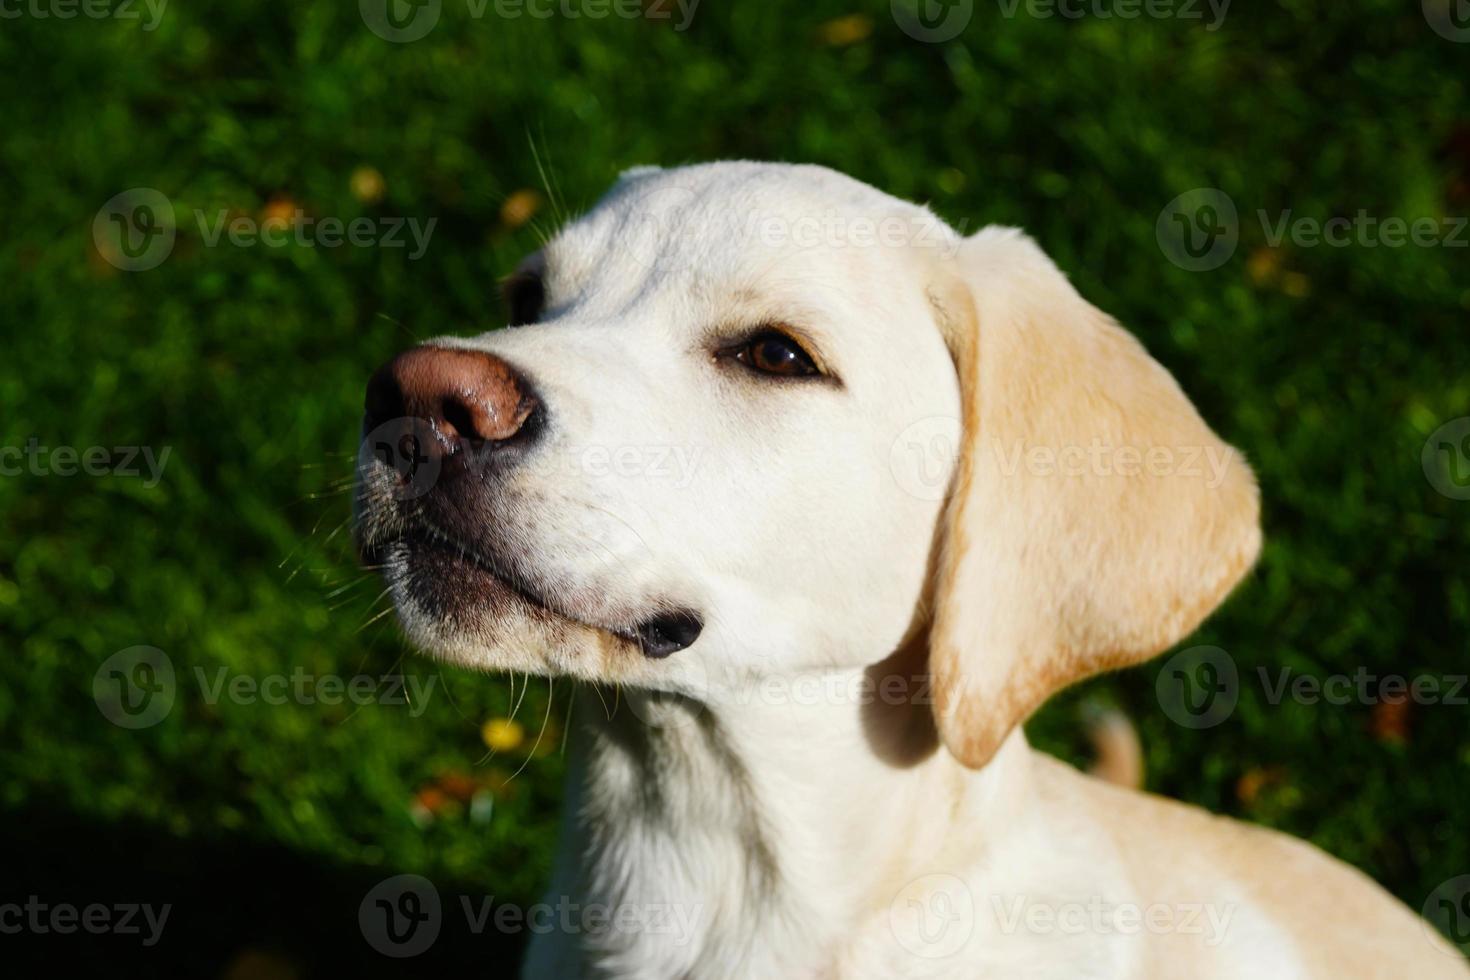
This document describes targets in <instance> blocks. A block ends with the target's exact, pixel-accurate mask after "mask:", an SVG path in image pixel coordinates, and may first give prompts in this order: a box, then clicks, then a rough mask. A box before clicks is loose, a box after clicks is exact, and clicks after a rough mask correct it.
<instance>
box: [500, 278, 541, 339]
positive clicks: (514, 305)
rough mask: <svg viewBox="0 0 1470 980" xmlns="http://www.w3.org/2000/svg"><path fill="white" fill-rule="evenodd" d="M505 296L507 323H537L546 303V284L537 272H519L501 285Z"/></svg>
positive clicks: (518, 324)
mask: <svg viewBox="0 0 1470 980" xmlns="http://www.w3.org/2000/svg"><path fill="white" fill-rule="evenodd" d="M501 293H502V295H503V296H504V297H505V309H506V321H505V322H506V325H507V326H512V327H519V326H522V325H524V324H527V323H535V322H536V321H537V320H538V319H539V318H540V316H541V310H542V308H543V307H545V305H546V284H545V283H544V282H542V281H541V277H540V276H539V275H537V274H536V273H535V272H525V271H523V272H517V273H515V274H514V275H512V276H511V277H510V278H509V279H507V280H505V285H504V286H502V287H501Z"/></svg>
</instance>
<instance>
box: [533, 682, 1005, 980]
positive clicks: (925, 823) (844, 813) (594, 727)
mask: <svg viewBox="0 0 1470 980" xmlns="http://www.w3.org/2000/svg"><path fill="white" fill-rule="evenodd" d="M871 675H872V670H869V671H867V672H864V671H861V670H859V671H852V672H834V673H828V674H824V675H823V676H822V678H821V679H820V683H814V684H812V685H807V686H805V687H792V686H790V685H782V684H774V685H773V684H771V683H768V682H752V684H751V685H750V686H749V687H748V688H747V687H741V688H739V689H737V690H735V691H733V692H729V693H728V694H727V695H726V696H724V697H721V698H719V699H717V702H695V701H690V700H684V699H678V698H674V699H653V698H650V697H649V696H647V695H639V694H637V693H630V692H628V691H626V690H625V691H623V692H621V699H620V701H619V702H617V707H614V700H613V695H612V694H611V693H609V692H595V691H592V690H587V691H584V692H583V694H582V696H581V698H580V700H579V702H578V703H577V705H576V707H575V709H574V711H575V712H576V713H577V715H578V716H579V717H578V718H576V719H574V727H575V728H576V729H578V731H577V732H576V733H575V734H574V736H573V737H574V739H575V743H574V744H575V749H574V756H573V763H572V770H571V775H570V780H569V786H568V799H567V802H566V820H565V823H564V828H563V840H562V846H561V849H560V858H559V867H558V869H557V876H556V877H557V880H556V883H555V884H554V886H553V889H554V891H555V892H557V893H558V897H559V896H560V895H569V896H571V898H572V900H573V901H580V902H582V903H584V904H589V903H595V904H599V905H605V906H608V907H609V908H610V909H611V910H612V913H613V915H614V916H617V915H623V916H624V920H623V921H624V922H625V923H628V924H633V925H632V926H631V927H630V928H625V929H619V928H610V929H602V930H591V929H589V930H585V931H584V932H583V933H582V934H581V935H578V936H573V937H565V940H566V941H568V942H570V943H573V944H575V945H577V946H578V947H579V950H580V952H579V964H578V966H579V968H582V969H589V968H590V972H596V971H598V970H602V971H606V972H608V973H610V974H612V975H621V973H622V972H623V971H633V970H635V969H641V970H643V971H645V975H647V972H646V971H648V969H649V965H650V964H657V965H658V967H659V968H658V969H655V970H654V971H653V972H654V973H656V974H658V975H689V974H697V975H701V976H705V975H712V976H717V975H723V974H725V973H730V974H732V975H771V976H797V975H803V974H806V973H809V972H816V973H821V972H825V971H826V970H829V969H832V968H833V966H834V964H835V963H836V962H837V961H838V960H839V959H840V958H841V955H842V949H843V947H844V944H845V943H846V942H847V941H848V940H849V939H850V937H851V935H852V933H853V932H854V930H855V927H856V926H857V925H858V924H859V923H861V922H863V921H865V920H867V919H869V918H873V917H877V916H886V915H887V914H888V909H889V906H890V904H891V903H892V902H894V901H895V900H896V899H897V897H898V894H899V892H900V890H901V889H902V888H903V887H904V886H905V885H906V884H908V883H909V882H911V881H913V880H914V879H916V878H919V877H922V876H924V875H926V874H930V873H933V872H935V871H937V870H940V869H944V868H952V867H955V866H958V864H959V861H958V858H957V856H958V855H959V854H960V853H961V852H963V854H964V855H965V860H973V859H974V858H975V855H976V854H977V853H980V852H983V850H984V848H985V847H986V846H987V844H986V842H987V840H988V839H989V840H993V839H994V838H995V837H996V836H997V835H998V830H999V829H1000V828H1004V827H1007V826H1010V825H1012V823H1013V819H1014V817H1013V811H1015V810H1016V809H1017V808H1019V807H1020V806H1021V805H1022V803H1021V801H1022V800H1023V799H1024V798H1025V793H1024V789H1025V784H1026V782H1027V779H1028V766H1027V760H1028V759H1029V750H1028V749H1027V747H1026V744H1025V740H1024V737H1023V736H1022V735H1021V734H1020V733H1019V732H1017V733H1016V734H1015V735H1014V736H1013V737H1012V738H1011V739H1010V740H1009V741H1008V742H1007V744H1006V746H1005V747H1004V748H1003V749H1002V750H1001V752H1000V753H999V754H998V755H997V757H996V758H995V760H994V761H992V762H991V763H990V764H989V765H988V766H986V767H985V769H983V770H981V771H979V772H973V771H970V770H967V769H964V768H963V767H961V766H960V765H959V764H958V763H956V762H955V761H954V759H953V758H952V757H951V756H950V755H949V754H948V753H947V752H945V751H944V750H943V748H942V747H939V746H938V744H937V739H936V738H935V737H934V732H933V727H932V722H931V721H930V715H929V709H928V708H927V707H918V706H915V705H913V704H912V703H910V701H909V700H908V699H900V701H901V703H892V704H889V703H886V700H885V699H884V698H883V697H882V696H881V695H880V694H879V693H878V692H879V691H880V690H881V689H879V688H875V687H874V686H873V685H871V684H866V685H865V684H864V681H865V678H866V679H867V680H871ZM852 692H858V694H857V696H856V698H854V697H853V696H852ZM864 692H866V693H864Z"/></svg>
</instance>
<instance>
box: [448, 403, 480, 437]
mask: <svg viewBox="0 0 1470 980" xmlns="http://www.w3.org/2000/svg"><path fill="white" fill-rule="evenodd" d="M440 414H441V415H442V416H443V418H444V421H445V422H446V423H448V427H449V429H450V430H451V431H448V432H446V433H445V437H446V438H449V439H453V438H454V436H455V434H456V433H457V434H458V435H459V437H460V438H462V439H473V440H475V441H479V440H481V439H483V438H484V436H482V435H481V434H480V432H479V431H478V429H477V427H476V425H475V415H474V411H473V410H472V409H471V408H470V407H469V406H468V405H466V404H465V403H464V402H463V401H461V400H459V399H458V398H446V399H445V400H444V404H443V405H442V406H441V408H440Z"/></svg>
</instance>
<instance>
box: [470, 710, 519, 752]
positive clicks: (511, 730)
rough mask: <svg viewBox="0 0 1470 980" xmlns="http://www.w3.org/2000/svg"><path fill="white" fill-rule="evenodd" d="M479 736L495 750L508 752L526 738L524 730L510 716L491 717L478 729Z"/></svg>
mask: <svg viewBox="0 0 1470 980" xmlns="http://www.w3.org/2000/svg"><path fill="white" fill-rule="evenodd" d="M480 737H481V738H483V739H484V740H485V744H486V745H488V746H489V747H490V748H492V749H494V750H495V751H496V752H509V751H511V750H512V749H514V748H516V747H517V746H519V745H520V744H521V743H522V742H524V741H525V740H526V730H525V729H524V728H523V727H521V723H520V722H518V721H515V720H514V719H511V718H492V719H490V720H489V721H487V722H485V727H484V728H481V729H480Z"/></svg>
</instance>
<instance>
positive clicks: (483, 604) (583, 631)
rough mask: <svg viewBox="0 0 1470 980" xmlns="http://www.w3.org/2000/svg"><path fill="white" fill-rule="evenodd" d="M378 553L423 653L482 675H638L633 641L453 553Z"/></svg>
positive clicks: (397, 547) (390, 548)
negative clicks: (550, 606)
mask: <svg viewBox="0 0 1470 980" xmlns="http://www.w3.org/2000/svg"><path fill="white" fill-rule="evenodd" d="M380 554H381V558H382V560H383V564H384V568H383V572H384V577H385V580H386V582H387V584H388V588H389V593H390V595H391V596H392V598H393V602H394V605H395V606H396V607H397V610H398V618H399V622H400V623H401V624H402V626H403V630H404V633H405V634H406V635H407V636H408V638H409V640H410V642H412V643H413V644H414V645H415V646H417V647H419V648H420V649H422V650H423V651H424V652H425V653H428V654H430V655H432V656H434V657H437V658H439V659H441V660H444V661H446V662H449V663H453V664H456V665H458V666H463V667H469V668H473V669H477V670H510V671H518V672H529V673H533V674H539V675H544V676H571V677H579V678H583V679H586V680H598V681H600V680H608V679H632V678H629V677H625V675H627V674H630V673H632V674H636V673H639V672H640V671H639V668H640V667H641V666H642V664H641V661H642V659H643V658H642V657H641V655H640V653H639V650H638V647H637V644H636V643H634V642H633V641H632V640H631V639H629V638H627V637H624V636H620V635H618V634H615V633H612V632H610V631H608V630H605V629H600V628H598V627H595V626H591V625H589V624H586V623H581V622H578V621H576V620H573V619H570V618H568V617H566V616H563V615H561V614H559V613H557V612H554V611H552V610H550V609H547V608H546V607H545V606H542V605H539V604H537V603H536V602H535V601H534V600H533V599H531V598H530V597H528V596H526V595H523V594H521V593H519V592H517V591H516V590H514V589H512V588H511V587H510V586H508V585H507V584H506V583H505V582H503V581H502V580H501V579H500V578H498V577H497V576H496V575H494V574H493V573H491V572H490V571H488V570H487V569H485V568H483V567H482V566H481V565H479V564H478V563H476V562H475V561H474V560H473V559H472V558H469V557H467V556H465V555H463V554H461V553H459V552H456V551H455V550H454V549H451V548H441V547H435V546H431V545H426V544H424V543H423V542H419V541H414V542H410V541H405V540H400V541H395V542H393V543H391V544H389V545H387V546H386V547H384V548H383V549H382V550H381V552H380Z"/></svg>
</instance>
